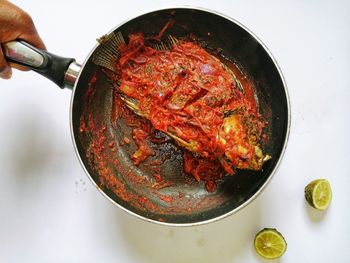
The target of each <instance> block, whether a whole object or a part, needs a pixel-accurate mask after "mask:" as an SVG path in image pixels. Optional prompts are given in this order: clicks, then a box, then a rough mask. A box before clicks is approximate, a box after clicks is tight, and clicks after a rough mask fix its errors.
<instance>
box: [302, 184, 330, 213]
mask: <svg viewBox="0 0 350 263" xmlns="http://www.w3.org/2000/svg"><path fill="white" fill-rule="evenodd" d="M305 199H306V201H307V202H308V203H309V204H310V205H311V206H312V207H314V208H316V209H317V210H321V211H323V210H326V209H327V207H328V206H329V204H330V202H331V201H332V189H331V186H330V184H329V182H328V181H327V180H326V179H316V180H314V181H312V182H310V183H309V184H308V185H307V186H306V187H305Z"/></svg>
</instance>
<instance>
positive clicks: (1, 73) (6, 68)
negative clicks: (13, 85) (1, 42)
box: [0, 48, 12, 79]
mask: <svg viewBox="0 0 350 263" xmlns="http://www.w3.org/2000/svg"><path fill="white" fill-rule="evenodd" d="M11 76H12V70H11V68H10V65H9V64H8V63H7V61H6V59H5V57H4V54H3V52H2V49H1V48H0V78H3V79H9V78H11Z"/></svg>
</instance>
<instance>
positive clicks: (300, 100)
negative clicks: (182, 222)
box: [0, 0, 350, 263]
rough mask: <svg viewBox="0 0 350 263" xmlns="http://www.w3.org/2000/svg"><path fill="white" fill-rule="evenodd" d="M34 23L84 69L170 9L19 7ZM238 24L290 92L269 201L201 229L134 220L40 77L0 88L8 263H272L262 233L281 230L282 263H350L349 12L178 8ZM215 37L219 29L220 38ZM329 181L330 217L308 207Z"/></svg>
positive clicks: (340, 7)
mask: <svg viewBox="0 0 350 263" xmlns="http://www.w3.org/2000/svg"><path fill="white" fill-rule="evenodd" d="M14 3H16V4H17V5H19V6H21V7H22V8H23V9H25V10H27V11H28V12H29V13H30V14H31V15H32V17H33V19H34V22H35V23H36V25H37V29H38V31H39V33H40V34H41V36H42V38H43V39H44V41H45V43H46V45H47V48H48V50H49V51H51V52H53V53H56V54H59V55H63V56H71V57H75V58H76V59H77V61H79V62H83V61H84V59H85V57H86V56H87V55H88V53H89V52H90V50H91V49H92V47H93V46H94V45H95V39H96V38H97V37H99V36H101V35H103V34H105V33H107V32H108V31H109V30H110V29H112V28H114V27H115V26H116V25H118V24H119V23H121V22H122V21H124V20H125V19H129V18H131V17H134V16H136V15H138V14H141V13H143V12H145V11H148V10H150V9H156V8H161V7H165V6H168V5H169V3H167V1H160V0H158V1H156V0H154V1H134V0H128V1H107V0H99V1H91V2H89V1H82V0H79V1H73V0H71V1H67V0H61V1H58V0H55V1H43V0H40V1H39V0H33V1H21V0H16V1H14ZM170 4H191V5H194V6H201V7H207V8H210V9H214V10H217V11H219V12H222V13H224V14H226V15H229V16H231V17H233V18H235V19H237V20H238V21H240V22H242V23H243V24H244V25H246V26H247V27H248V28H250V29H251V30H252V31H253V32H254V33H255V34H256V35H257V36H258V37H259V38H260V39H261V40H262V41H263V42H264V43H265V44H266V45H267V46H268V47H269V49H270V50H271V52H272V54H273V55H274V56H275V58H276V60H277V61H278V63H279V65H280V67H281V69H282V72H283V74H284V76H285V79H286V82H287V84H288V88H289V94H290V99H291V106H292V127H291V134H290V140H289V144H288V147H287V151H286V154H285V157H284V159H283V161H282V164H281V166H280V168H279V170H278V172H277V173H276V174H275V176H274V177H273V179H272V180H271V182H270V183H269V185H268V186H267V188H266V189H265V190H264V192H263V193H262V194H261V195H259V197H258V198H257V199H256V200H255V201H253V202H252V203H251V204H250V205H248V206H247V207H246V208H244V209H243V210H241V211H240V212H238V213H237V214H235V215H233V216H230V217H229V218H226V219H224V220H221V221H219V222H216V223H212V224H209V225H204V226H201V227H189V228H171V227H164V226H158V225H155V224H151V223H147V222H144V221H141V220H139V219H136V218H134V217H132V216H130V215H128V214H126V213H125V212H123V211H121V210H120V209H119V208H117V207H115V206H113V205H112V204H111V203H109V201H108V200H106V199H105V198H104V197H103V196H102V195H101V194H100V193H99V192H98V191H97V190H96V189H95V188H94V187H93V186H92V184H91V183H90V181H89V180H88V178H87V176H86V175H85V174H84V172H83V169H82V168H81V166H80V164H79V162H78V160H77V158H76V155H75V152H74V149H73V146H72V140H71V136H70V128H69V104H70V96H71V92H70V91H69V90H60V89H59V88H57V87H56V86H55V85H54V84H53V83H51V82H50V81H48V80H46V79H44V78H43V77H41V76H39V75H37V74H35V73H34V72H26V73H24V72H18V71H16V72H14V75H13V78H12V79H11V80H9V81H5V80H0V123H1V126H0V187H1V188H0V262H3V263H14V262H84V263H89V262H152V263H163V262H184V263H187V262H201V263H206V262H265V261H264V260H263V259H261V258H260V257H259V256H257V255H256V254H255V252H254V249H253V246H252V242H253V239H254V236H255V234H256V233H257V232H258V231H259V230H260V229H262V228H264V227H275V228H277V229H278V230H279V231H280V232H282V233H283V235H284V237H285V238H286V240H287V242H288V249H287V252H286V253H285V255H284V256H283V257H282V258H281V259H280V260H277V262H293V263H294V262H318V263H321V262H338V263H339V262H349V260H350V249H349V248H350V224H349V222H350V212H349V209H350V208H349V203H350V193H349V189H350V139H349V134H350V124H349V123H350V122H349V119H350V118H349V116H350V103H349V101H350V87H349V86H350V85H349V84H350V80H349V79H350V78H349V73H350V51H349V50H350V29H349V27H350V2H348V1H346V0H344V1H320V0H309V1H301V0H297V1H295V0H290V1H277V0H276V1H267V0H265V1H246V0H242V1H220V2H219V1H204V0H202V1H172V2H171V3H170ZM218 30H220V29H219V28H218ZM320 177H321V178H327V179H328V180H329V181H330V182H331V185H332V188H333V202H332V204H331V206H330V207H329V209H328V211H326V212H324V213H320V212H317V211H314V210H313V209H312V208H310V207H309V206H308V205H306V203H305V201H304V194H303V191H304V186H305V185H306V184H307V183H308V182H309V181H311V180H313V179H315V178H320Z"/></svg>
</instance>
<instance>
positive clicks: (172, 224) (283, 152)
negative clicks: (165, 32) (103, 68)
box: [69, 5, 291, 227]
mask: <svg viewBox="0 0 350 263" xmlns="http://www.w3.org/2000/svg"><path fill="white" fill-rule="evenodd" d="M168 9H188V10H198V11H203V12H207V13H211V14H213V15H216V16H220V17H222V18H224V19H227V20H228V21H230V22H232V23H234V24H236V25H238V26H239V27H241V28H242V29H243V30H245V31H246V32H247V33H249V34H250V35H251V36H252V37H253V38H254V39H255V40H256V41H257V42H258V43H259V44H260V45H261V46H262V48H263V49H264V50H265V52H266V53H267V54H268V56H269V57H270V58H271V60H272V62H273V64H274V65H275V67H276V69H277V72H278V73H279V76H280V78H281V80H282V84H283V89H284V93H285V96H286V105H287V127H286V134H285V138H284V143H283V147H282V150H281V152H280V156H279V158H278V160H277V162H276V164H275V166H274V168H273V169H272V171H271V172H270V173H269V174H268V177H267V179H266V181H265V182H264V183H263V184H262V185H261V186H260V188H259V189H258V190H257V191H256V192H255V193H254V194H253V195H252V196H251V197H250V198H249V199H247V200H246V201H245V202H244V203H242V204H241V205H239V206H237V207H236V208H234V209H232V210H230V211H229V212H226V213H224V214H222V215H219V216H216V217H213V218H210V219H206V220H203V221H198V222H191V223H171V222H162V221H158V220H155V219H150V218H147V217H144V216H142V215H139V214H137V213H136V212H133V211H131V210H129V209H127V208H125V207H124V206H122V205H121V204H119V203H118V202H116V201H115V200H114V199H112V198H111V197H110V196H108V195H107V194H106V193H105V192H104V191H103V190H102V189H101V188H100V187H99V186H98V184H97V183H96V181H95V180H94V179H93V178H92V176H91V174H90V173H89V171H88V170H87V168H86V166H85V164H84V162H83V160H82V158H81V156H80V153H79V149H78V147H77V143H76V140H75V136H74V127H73V104H74V101H75V99H74V98H75V92H76V89H77V86H78V83H79V79H80V76H81V74H82V72H83V71H84V68H85V66H86V64H87V63H88V60H89V58H90V57H91V56H92V54H93V53H94V52H95V50H96V48H97V47H98V46H99V45H100V44H99V43H96V44H95V46H94V47H93V48H92V50H91V51H90V53H89V54H88V55H87V56H86V58H85V60H84V62H83V64H82V65H81V70H80V72H79V74H78V76H77V79H76V81H75V83H74V87H73V89H72V95H71V101H70V109H69V111H70V114H69V122H70V131H71V132H70V133H71V138H72V141H73V146H74V151H75V153H76V155H77V158H78V160H79V162H80V164H81V166H82V168H83V170H84V172H85V174H86V175H87V176H88V178H89V179H90V181H91V182H92V184H93V185H94V186H95V187H96V188H97V190H98V191H99V192H100V193H101V194H102V195H103V196H104V197H105V198H107V199H108V200H109V201H110V202H112V203H113V204H114V205H115V206H117V207H119V208H120V209H121V210H122V211H124V212H126V213H128V214H130V215H133V216H135V217H136V218H139V219H142V220H144V221H146V222H150V223H154V224H157V225H163V226H171V227H190V226H200V225H205V224H209V223H213V222H216V221H219V220H221V219H224V218H227V217H229V216H231V215H233V214H235V213H237V212H238V211H240V210H241V209H243V208H244V207H246V206H248V205H249V204H250V203H252V201H254V200H255V199H256V198H257V197H258V196H259V195H260V194H261V193H262V191H263V190H265V188H266V186H267V184H268V183H269V182H270V181H271V179H272V177H273V176H274V175H275V173H276V172H277V170H278V168H279V166H280V164H281V161H282V159H283V157H284V154H285V151H286V148H287V144H288V141H289V136H290V128H291V105H290V97H289V93H288V88H287V83H286V80H285V78H284V76H283V73H282V70H281V68H280V66H279V65H278V63H277V61H276V59H275V57H274V56H273V55H272V53H271V51H270V50H269V49H268V47H267V46H266V45H265V44H264V43H263V42H262V41H261V39H260V38H259V37H258V36H257V35H256V34H255V33H253V32H252V31H251V30H250V29H249V28H248V27H246V26H245V25H243V24H242V23H241V22H239V21H237V20H235V19H234V18H232V17H229V16H227V15H225V14H223V13H221V12H218V11H215V10H212V9H209V8H204V7H198V6H191V5H179V6H167V7H163V8H157V9H150V10H148V11H146V12H142V13H139V14H138V15H136V16H134V17H132V18H129V19H126V20H124V21H122V22H121V23H119V24H118V25H117V26H115V27H114V28H112V29H111V30H110V31H109V32H107V33H106V34H110V33H112V32H114V31H115V30H116V29H118V28H119V27H121V26H123V25H124V24H126V23H128V22H130V21H132V20H134V19H136V18H138V17H140V16H143V15H146V14H149V13H152V12H157V11H164V10H168Z"/></svg>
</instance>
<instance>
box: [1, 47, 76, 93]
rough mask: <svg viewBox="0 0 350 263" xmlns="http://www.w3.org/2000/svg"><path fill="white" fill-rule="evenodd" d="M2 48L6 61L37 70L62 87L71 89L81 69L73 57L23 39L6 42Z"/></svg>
mask: <svg viewBox="0 0 350 263" xmlns="http://www.w3.org/2000/svg"><path fill="white" fill-rule="evenodd" d="M2 48H3V51H4V55H5V57H6V60H7V61H9V62H14V63H16V64H19V65H22V66H25V67H28V68H30V69H32V70H34V71H36V72H38V73H39V74H41V75H43V76H44V77H46V78H48V79H50V80H51V81H53V82H54V83H56V84H57V85H58V86H59V87H60V88H62V89H63V88H70V89H72V88H73V86H74V84H75V81H76V79H77V77H78V74H79V72H80V70H81V66H80V65H79V64H77V63H76V62H75V59H74V58H64V57H60V56H57V55H54V54H51V53H49V52H47V51H45V50H41V49H38V48H36V47H33V46H32V45H30V44H28V43H27V42H24V41H11V42H7V43H5V44H3V45H2Z"/></svg>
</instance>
